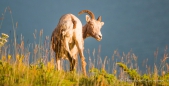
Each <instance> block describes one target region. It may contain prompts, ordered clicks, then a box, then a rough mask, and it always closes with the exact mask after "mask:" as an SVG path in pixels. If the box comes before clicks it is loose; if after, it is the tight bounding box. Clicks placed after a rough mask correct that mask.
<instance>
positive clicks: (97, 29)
mask: <svg viewBox="0 0 169 86" xmlns="http://www.w3.org/2000/svg"><path fill="white" fill-rule="evenodd" d="M86 21H87V25H88V28H87V31H88V36H92V37H94V38H95V39H96V40H97V41H101V39H102V33H101V28H102V26H103V25H104V22H101V16H100V17H98V19H97V20H95V19H90V17H89V16H88V15H86Z"/></svg>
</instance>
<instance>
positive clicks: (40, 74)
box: [0, 7, 169, 86]
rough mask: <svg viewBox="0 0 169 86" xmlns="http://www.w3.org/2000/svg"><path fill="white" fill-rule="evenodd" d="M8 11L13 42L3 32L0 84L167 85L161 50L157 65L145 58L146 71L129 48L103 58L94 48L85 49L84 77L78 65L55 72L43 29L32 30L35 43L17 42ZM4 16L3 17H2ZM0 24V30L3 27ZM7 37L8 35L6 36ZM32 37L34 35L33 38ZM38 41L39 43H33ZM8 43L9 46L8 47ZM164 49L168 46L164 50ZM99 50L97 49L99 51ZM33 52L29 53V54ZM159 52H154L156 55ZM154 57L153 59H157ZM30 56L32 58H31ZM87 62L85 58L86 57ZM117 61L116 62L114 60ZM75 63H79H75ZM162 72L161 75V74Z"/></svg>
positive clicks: (168, 72) (168, 68)
mask: <svg viewBox="0 0 169 86" xmlns="http://www.w3.org/2000/svg"><path fill="white" fill-rule="evenodd" d="M7 10H9V12H10V14H11V21H12V26H13V28H12V29H13V30H14V31H13V32H14V36H11V37H13V38H12V39H13V40H12V41H14V42H13V43H14V44H12V43H9V42H7V39H8V36H6V35H4V34H2V36H1V39H0V86H168V85H169V64H168V63H167V62H166V59H167V58H168V53H167V52H164V57H163V58H162V59H161V64H160V66H156V64H155V63H154V66H153V67H150V66H149V65H147V62H146V61H144V62H143V64H144V66H145V70H146V72H142V71H141V70H139V66H138V64H137V63H138V62H137V56H136V55H135V54H134V53H132V51H130V52H129V53H127V54H125V53H123V54H122V55H120V54H119V52H118V51H117V50H115V51H114V53H113V55H112V58H108V57H106V58H105V59H104V60H103V59H102V58H101V57H100V56H99V54H98V55H96V51H95V50H94V51H93V52H92V56H90V51H89V50H88V54H89V60H88V64H87V66H88V68H89V70H87V76H83V74H82V72H81V67H80V66H78V67H77V69H76V71H72V72H70V71H67V70H69V69H68V68H69V67H68V66H69V65H68V64H69V63H66V64H63V63H62V66H63V67H64V70H62V71H57V70H56V67H55V66H56V63H55V56H54V52H53V51H52V50H51V49H50V50H49V47H50V40H49V37H48V36H46V37H45V38H43V30H41V31H40V33H39V38H37V37H38V35H37V34H38V33H37V31H36V30H35V33H33V36H34V40H35V42H34V43H32V44H31V47H30V46H26V45H24V44H25V42H24V40H23V39H22V36H21V41H20V43H17V41H16V31H15V29H16V28H17V24H18V23H16V26H14V21H13V18H12V12H11V9H10V8H9V7H7V8H6V9H5V11H4V13H3V14H4V15H5V13H6V11H7ZM3 17H4V16H3ZM2 22H3V20H2V21H1V23H0V29H3V28H1V26H2ZM9 38H10V37H9ZM32 39H33V38H32ZM37 41H38V43H36V42H37ZM9 46H11V47H9ZM166 50H167V47H166V49H165V51H166ZM98 53H100V48H99V50H98ZM31 54H32V55H31ZM157 54H158V52H157V53H156V52H155V55H156V56H157ZM156 56H155V59H156V58H157V57H156ZM30 59H31V61H30ZM86 61H87V59H86ZM117 61H118V62H117ZM78 65H80V64H79V63H78ZM160 73H161V74H160Z"/></svg>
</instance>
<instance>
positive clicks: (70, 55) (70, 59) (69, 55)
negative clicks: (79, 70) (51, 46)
mask: <svg viewBox="0 0 169 86" xmlns="http://www.w3.org/2000/svg"><path fill="white" fill-rule="evenodd" d="M68 40H69V38H65V39H64V44H65V46H64V47H65V49H66V51H67V56H68V59H69V62H70V71H72V70H74V66H75V59H74V58H73V56H72V54H71V52H70V48H69V42H68Z"/></svg>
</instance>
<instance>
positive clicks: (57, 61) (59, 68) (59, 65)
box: [56, 54, 61, 70]
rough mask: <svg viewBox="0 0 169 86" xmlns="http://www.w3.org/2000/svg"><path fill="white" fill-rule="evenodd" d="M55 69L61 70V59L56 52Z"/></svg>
mask: <svg viewBox="0 0 169 86" xmlns="http://www.w3.org/2000/svg"><path fill="white" fill-rule="evenodd" d="M56 69H57V70H61V59H60V58H58V57H57V54H56Z"/></svg>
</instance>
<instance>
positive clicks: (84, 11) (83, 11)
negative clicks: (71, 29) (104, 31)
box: [79, 10, 95, 19]
mask: <svg viewBox="0 0 169 86" xmlns="http://www.w3.org/2000/svg"><path fill="white" fill-rule="evenodd" d="M83 13H88V14H89V15H90V17H91V18H92V19H95V16H94V14H93V13H92V12H91V11H90V10H82V11H80V12H79V15H80V14H83Z"/></svg>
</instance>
